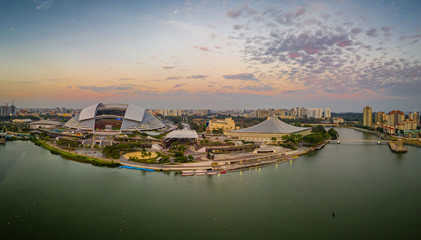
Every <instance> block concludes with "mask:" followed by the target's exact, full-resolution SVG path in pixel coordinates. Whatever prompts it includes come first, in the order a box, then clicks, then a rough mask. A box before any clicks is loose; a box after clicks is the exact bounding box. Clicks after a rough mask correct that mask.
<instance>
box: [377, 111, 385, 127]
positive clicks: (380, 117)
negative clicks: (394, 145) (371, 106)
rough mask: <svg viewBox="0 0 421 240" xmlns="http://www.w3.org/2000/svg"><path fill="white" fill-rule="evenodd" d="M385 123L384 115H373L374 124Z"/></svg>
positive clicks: (382, 113) (380, 113)
mask: <svg viewBox="0 0 421 240" xmlns="http://www.w3.org/2000/svg"><path fill="white" fill-rule="evenodd" d="M386 121H387V117H386V113H384V112H376V114H375V115H374V123H376V124H377V123H385V122H386Z"/></svg>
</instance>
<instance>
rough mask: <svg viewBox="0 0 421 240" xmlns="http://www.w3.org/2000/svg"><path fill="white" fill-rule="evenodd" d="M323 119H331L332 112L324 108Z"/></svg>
mask: <svg viewBox="0 0 421 240" xmlns="http://www.w3.org/2000/svg"><path fill="white" fill-rule="evenodd" d="M324 117H325V118H331V117H332V110H330V108H325V112H324Z"/></svg>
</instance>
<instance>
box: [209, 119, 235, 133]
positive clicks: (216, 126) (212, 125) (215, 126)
mask: <svg viewBox="0 0 421 240" xmlns="http://www.w3.org/2000/svg"><path fill="white" fill-rule="evenodd" d="M220 129H222V130H223V131H229V130H234V129H235V122H234V120H233V119H232V118H225V120H222V119H211V120H209V125H208V130H209V131H213V130H220Z"/></svg>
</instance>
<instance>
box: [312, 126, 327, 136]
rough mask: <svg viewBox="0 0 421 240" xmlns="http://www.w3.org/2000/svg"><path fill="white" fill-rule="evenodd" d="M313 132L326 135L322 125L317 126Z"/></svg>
mask: <svg viewBox="0 0 421 240" xmlns="http://www.w3.org/2000/svg"><path fill="white" fill-rule="evenodd" d="M312 132H315V133H322V134H325V133H326V129H325V128H324V127H323V126H322V125H317V126H316V127H313V128H312Z"/></svg>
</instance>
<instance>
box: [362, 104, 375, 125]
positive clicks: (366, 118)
mask: <svg viewBox="0 0 421 240" xmlns="http://www.w3.org/2000/svg"><path fill="white" fill-rule="evenodd" d="M372 121H373V109H371V107H369V106H366V107H365V108H364V110H363V126H366V127H371V125H372Z"/></svg>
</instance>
